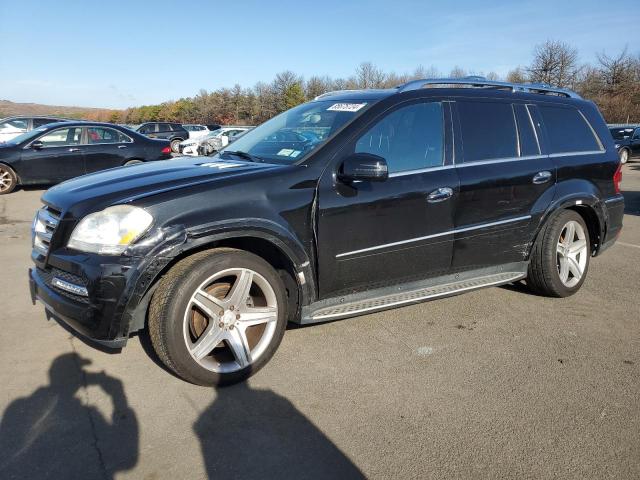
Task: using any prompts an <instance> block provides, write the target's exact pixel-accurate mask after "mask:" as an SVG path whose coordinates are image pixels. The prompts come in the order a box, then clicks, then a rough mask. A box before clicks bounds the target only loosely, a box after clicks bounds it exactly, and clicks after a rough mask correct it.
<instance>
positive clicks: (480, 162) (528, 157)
mask: <svg viewBox="0 0 640 480" xmlns="http://www.w3.org/2000/svg"><path fill="white" fill-rule="evenodd" d="M546 157H547V155H525V156H524V157H507V158H496V159H493V160H478V161H477V162H474V161H470V162H464V163H460V164H458V165H456V166H457V167H458V168H464V167H472V166H474V165H491V164H493V163H506V162H517V161H521V160H539V159H541V158H546Z"/></svg>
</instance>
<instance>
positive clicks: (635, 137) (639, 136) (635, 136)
mask: <svg viewBox="0 0 640 480" xmlns="http://www.w3.org/2000/svg"><path fill="white" fill-rule="evenodd" d="M638 139H640V128H636V131H635V132H634V133H633V137H632V140H638Z"/></svg>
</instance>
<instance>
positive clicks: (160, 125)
mask: <svg viewBox="0 0 640 480" xmlns="http://www.w3.org/2000/svg"><path fill="white" fill-rule="evenodd" d="M156 131H157V132H170V131H171V127H170V126H169V124H168V123H158V128H157V130H156Z"/></svg>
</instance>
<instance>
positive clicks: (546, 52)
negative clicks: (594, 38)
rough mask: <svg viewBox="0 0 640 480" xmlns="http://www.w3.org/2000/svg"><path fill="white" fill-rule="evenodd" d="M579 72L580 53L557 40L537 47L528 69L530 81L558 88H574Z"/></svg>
mask: <svg viewBox="0 0 640 480" xmlns="http://www.w3.org/2000/svg"><path fill="white" fill-rule="evenodd" d="M579 72H580V67H579V65H578V51H577V50H576V49H575V48H572V47H570V46H569V45H567V44H566V43H564V42H560V41H556V40H547V41H546V42H545V43H542V44H540V45H537V46H536V47H535V49H534V51H533V62H532V63H531V65H530V66H529V68H528V69H527V73H528V76H529V80H530V81H532V82H536V83H548V84H549V85H554V86H557V87H574V85H575V83H576V79H577V76H578V73H579Z"/></svg>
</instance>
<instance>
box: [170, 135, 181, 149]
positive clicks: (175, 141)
mask: <svg viewBox="0 0 640 480" xmlns="http://www.w3.org/2000/svg"><path fill="white" fill-rule="evenodd" d="M181 141H182V139H181V138H174V139H173V140H171V151H172V152H173V153H179V152H180V142H181Z"/></svg>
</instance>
